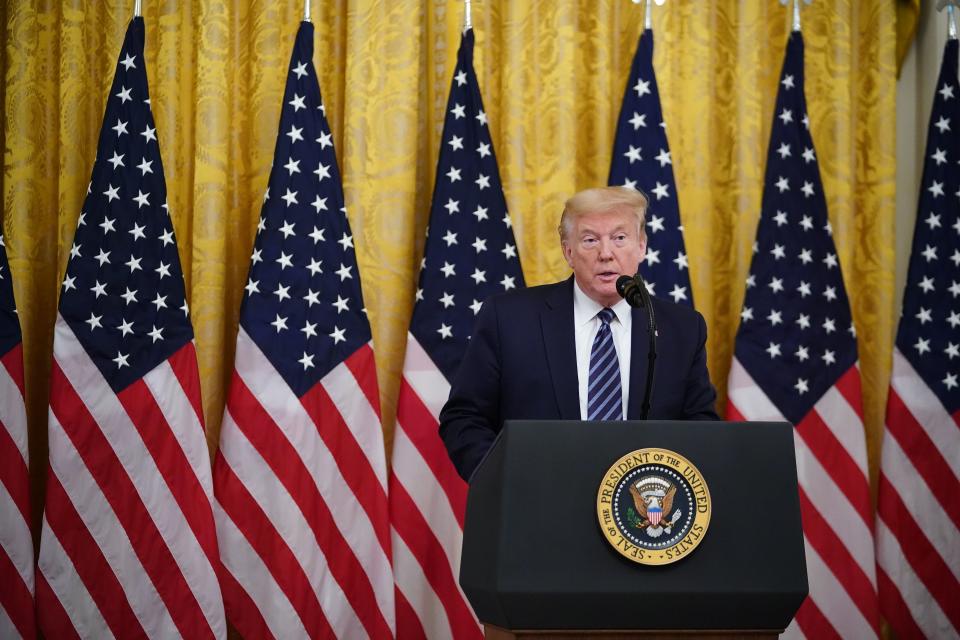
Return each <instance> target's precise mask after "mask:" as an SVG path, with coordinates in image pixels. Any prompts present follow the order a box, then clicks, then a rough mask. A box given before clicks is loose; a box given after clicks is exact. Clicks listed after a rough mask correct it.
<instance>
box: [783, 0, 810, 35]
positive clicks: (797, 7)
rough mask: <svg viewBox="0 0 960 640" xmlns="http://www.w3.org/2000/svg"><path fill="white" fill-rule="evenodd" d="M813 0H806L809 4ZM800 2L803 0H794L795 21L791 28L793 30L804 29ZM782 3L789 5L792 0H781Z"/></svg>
mask: <svg viewBox="0 0 960 640" xmlns="http://www.w3.org/2000/svg"><path fill="white" fill-rule="evenodd" d="M812 1H813V0H806V3H807V4H810V3H811V2H812ZM800 2H801V0H793V21H792V27H791V29H792V30H793V31H802V29H801V28H800ZM780 4H782V5H783V6H785V7H786V6H788V5H789V4H790V0H780Z"/></svg>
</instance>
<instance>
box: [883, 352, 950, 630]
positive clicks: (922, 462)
mask: <svg viewBox="0 0 960 640" xmlns="http://www.w3.org/2000/svg"><path fill="white" fill-rule="evenodd" d="M877 573H878V579H879V591H880V601H881V604H882V607H883V610H884V614H885V616H886V617H887V619H888V621H889V622H890V625H891V626H892V627H893V628H894V630H895V631H896V632H897V635H898V636H899V637H900V638H921V637H927V638H948V637H957V636H960V423H958V416H956V415H950V414H949V413H947V411H946V410H945V409H944V407H943V404H942V403H941V402H940V401H939V399H938V398H937V397H936V395H935V394H934V393H933V391H931V390H930V389H929V388H928V387H927V386H926V384H925V383H924V382H923V379H922V378H921V377H920V376H919V375H918V374H917V372H916V371H915V370H914V369H913V367H912V366H911V365H910V362H909V361H908V360H907V359H906V358H904V357H903V355H902V354H901V353H900V351H899V349H895V350H894V353H893V376H892V378H891V380H890V395H889V398H888V401H887V419H886V431H885V433H884V439H883V449H882V451H881V461H880V481H879V493H878V498H877Z"/></svg>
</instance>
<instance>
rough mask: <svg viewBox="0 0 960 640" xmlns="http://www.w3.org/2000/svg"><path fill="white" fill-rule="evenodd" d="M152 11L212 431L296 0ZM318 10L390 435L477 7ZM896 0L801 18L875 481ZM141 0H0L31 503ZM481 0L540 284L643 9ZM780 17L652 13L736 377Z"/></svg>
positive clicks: (721, 8) (687, 219) (831, 6)
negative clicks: (106, 113)
mask: <svg viewBox="0 0 960 640" xmlns="http://www.w3.org/2000/svg"><path fill="white" fill-rule="evenodd" d="M906 3H907V4H911V5H912V4H913V0H906ZM143 4H144V18H145V21H146V28H147V46H146V55H147V71H148V77H149V81H150V90H151V98H152V106H153V111H154V117H155V119H156V124H157V132H158V136H159V141H160V148H161V152H162V156H163V162H164V167H165V170H166V177H167V190H168V194H169V205H170V211H171V214H172V216H173V222H174V227H175V230H176V234H177V237H178V241H179V248H180V255H181V259H182V264H183V268H184V273H185V277H186V280H187V291H188V294H189V302H190V306H191V309H192V315H193V322H194V327H195V330H196V343H197V349H198V353H199V359H200V371H201V376H202V386H203V400H204V412H205V415H206V423H207V429H208V436H207V437H208V440H209V442H210V445H211V448H213V447H215V444H216V442H217V439H218V436H219V430H220V419H221V414H222V412H223V406H224V391H225V387H226V384H227V382H228V380H229V375H230V371H231V368H232V364H233V353H234V340H235V337H236V329H237V320H238V313H239V305H240V299H241V295H242V293H243V284H244V283H245V279H246V273H247V269H248V266H249V258H250V252H251V248H252V243H253V237H254V231H255V227H256V222H257V217H258V215H259V211H260V204H261V197H262V194H263V191H264V189H265V188H266V183H267V178H268V174H269V169H270V164H271V160H272V153H273V148H274V141H275V137H276V134H277V122H278V118H279V111H280V100H281V97H282V91H283V83H284V81H285V75H286V65H287V62H288V59H289V55H290V51H291V48H292V46H293V39H294V34H295V33H296V29H297V26H298V22H299V20H300V16H301V15H302V3H301V2H300V1H298V0H291V1H289V2H284V3H278V2H275V1H269V2H268V1H266V0H252V1H251V0H194V1H193V2H177V1H174V0H164V1H161V0H146V1H145V2H144V3H143ZM313 4H314V13H313V20H314V23H315V25H316V57H315V64H316V67H317V70H318V73H319V76H320V83H321V88H322V90H323V92H324V99H325V103H326V107H327V114H328V116H329V118H330V124H331V127H332V129H333V133H334V140H335V144H336V149H337V152H338V157H339V159H340V165H341V169H342V174H343V177H344V187H345V195H346V201H347V206H348V210H349V217H350V222H351V225H352V227H353V232H354V236H355V245H356V250H357V256H358V259H359V266H360V271H361V273H362V276H363V289H364V294H365V299H366V303H367V308H368V311H369V317H370V320H371V323H372V326H373V336H374V345H375V349H376V357H377V368H378V373H379V377H380V391H381V400H382V407H383V422H384V425H385V426H384V428H385V433H386V439H387V446H388V448H389V446H390V444H391V440H392V438H391V436H392V430H393V427H392V424H393V418H394V413H395V404H396V395H397V389H398V380H399V375H400V368H401V364H402V360H403V350H404V344H405V339H406V330H407V324H408V322H409V319H410V313H411V309H412V303H413V298H414V289H415V284H416V269H417V266H418V264H419V259H420V256H421V253H422V251H423V237H424V229H425V226H426V222H427V214H428V211H429V199H430V196H431V193H432V188H433V173H434V169H435V164H436V159H437V153H438V147H439V144H440V139H439V136H440V129H441V126H442V124H443V115H444V114H443V111H444V107H445V101H446V95H447V91H448V88H449V83H450V78H451V75H452V70H453V65H454V62H455V54H456V48H457V46H458V42H459V37H460V25H461V20H462V3H461V2H460V1H459V0H392V1H390V2H385V1H383V0H328V1H323V2H314V3H313ZM897 4H898V3H897V2H896V0H829V1H828V0H821V1H819V2H816V3H814V4H813V5H811V6H809V7H805V8H804V12H803V21H804V37H805V40H806V45H807V46H806V90H807V97H808V103H809V110H810V113H809V115H810V123H811V130H812V132H813V138H814V141H815V143H816V147H817V152H818V157H819V160H820V169H821V173H822V175H823V181H824V189H825V191H826V194H827V203H828V206H829V211H830V219H831V222H832V224H833V228H834V230H835V233H834V237H835V239H836V242H837V245H838V251H839V255H840V262H841V265H842V267H843V270H844V275H845V279H846V284H847V289H848V291H849V293H850V297H851V300H852V305H853V316H854V320H855V323H856V327H857V331H858V335H859V339H860V366H861V371H862V376H863V389H864V394H865V411H866V425H867V441H868V447H869V452H870V462H871V471H872V473H873V475H874V476H875V472H876V466H877V465H876V463H877V459H878V456H877V453H878V448H879V442H880V435H881V429H882V415H883V410H884V403H885V397H886V385H887V382H888V378H889V369H890V354H891V349H892V341H893V331H894V319H895V313H894V308H893V305H894V290H893V287H894V249H893V234H894V173H895V160H894V153H895V138H894V135H895V134H894V132H895V127H894V124H895V123H894V119H895V90H896V85H895V83H896V59H897V58H896V55H897ZM132 6H133V2H132V0H124V1H123V2H116V1H111V2H103V1H101V0H86V1H84V0H63V1H62V2H55V1H51V0H47V1H40V0H6V2H5V3H0V21H2V22H0V29H2V36H3V37H2V42H3V43H4V44H3V49H2V51H0V70H2V72H3V73H2V75H3V82H2V84H0V99H2V113H3V119H2V127H0V142H2V143H3V145H4V160H3V163H4V166H3V175H2V177H0V180H2V183H0V187H2V192H3V228H4V230H5V232H6V240H7V242H6V244H7V250H8V252H9V256H10V260H11V270H12V272H13V276H14V278H15V284H16V287H15V293H16V298H17V301H18V304H19V310H20V320H21V323H22V325H23V332H24V354H25V360H26V362H25V364H26V387H27V402H28V414H29V423H30V457H31V462H32V464H31V474H32V480H33V482H32V491H33V494H32V496H33V506H34V512H33V513H34V516H35V518H36V519H37V522H39V515H40V513H41V509H40V506H41V504H42V482H43V476H44V474H45V468H46V457H47V450H46V418H47V410H46V402H47V392H48V375H49V370H50V358H51V349H52V336H53V324H54V319H55V316H56V304H57V291H58V288H59V282H60V280H61V278H62V274H63V270H64V267H65V265H66V259H67V256H68V252H69V248H70V246H71V241H72V237H73V232H74V229H75V226H76V224H77V218H78V216H79V213H80V207H81V205H82V203H83V198H84V196H85V193H86V188H87V183H88V180H89V176H90V172H91V166H92V163H93V158H94V154H95V152H96V141H97V136H98V132H99V128H100V124H101V119H102V116H103V109H104V104H105V101H106V93H107V90H108V88H109V86H110V82H111V78H112V73H113V68H114V65H115V63H116V60H117V55H118V53H119V51H118V48H119V46H120V43H121V41H122V38H123V33H124V30H125V28H126V25H127V22H128V20H129V19H130V16H131V11H132ZM473 10H474V26H475V30H476V37H477V45H476V65H477V71H478V75H479V78H480V84H481V89H482V91H483V97H484V101H485V106H486V112H487V114H488V115H489V118H490V127H491V133H492V136H493V141H494V147H495V149H496V153H497V158H498V160H499V163H500V172H501V176H502V179H503V185H504V190H505V192H506V197H507V202H508V204H509V207H510V211H511V214H512V218H513V221H514V226H515V229H516V234H517V241H518V245H519V250H520V255H521V259H522V262H523V267H524V272H525V275H526V280H527V282H528V283H529V284H539V283H544V282H548V281H552V280H556V279H560V278H563V277H565V276H566V275H567V268H566V265H565V263H564V261H563V259H562V257H561V253H560V251H559V249H558V247H557V239H556V233H555V228H556V224H557V218H558V214H559V211H560V208H561V205H562V203H563V201H564V200H565V199H566V197H568V196H569V195H570V194H571V193H573V192H574V191H576V190H578V189H581V188H584V187H587V186H594V185H599V184H603V183H604V182H605V181H606V177H607V172H608V168H609V163H610V149H611V147H612V143H613V134H614V127H615V123H616V118H617V114H618V111H619V105H620V101H621V98H622V95H623V90H624V84H625V82H626V78H627V74H628V71H629V67H630V61H631V57H632V55H633V51H634V48H635V46H636V42H637V38H638V37H639V34H640V32H641V27H642V11H641V9H640V8H639V7H638V6H636V5H634V4H632V3H631V2H629V1H627V0H565V1H556V0H522V1H521V0H482V1H480V2H476V3H474V9H473ZM788 28H789V16H788V15H787V11H786V10H785V9H784V8H783V7H781V6H780V4H779V3H778V2H776V0H740V1H735V0H698V1H697V2H691V1H685V0H673V1H671V2H668V3H667V4H666V5H665V6H664V7H662V8H655V11H654V30H655V32H656V38H657V43H656V56H655V64H656V70H657V74H658V79H659V84H660V89H661V94H662V99H663V111H664V115H665V120H666V122H667V123H668V126H669V138H670V144H671V147H672V151H673V154H672V155H673V160H674V170H675V172H676V181H677V188H678V192H679V200H680V212H681V216H682V217H683V221H684V224H685V228H686V243H687V248H688V253H689V262H690V271H691V274H692V280H693V288H694V295H695V299H696V300H697V305H698V308H699V309H700V310H701V311H702V312H703V314H704V315H705V317H706V319H707V323H708V325H709V331H710V340H709V345H708V347H709V356H710V359H709V366H710V370H711V373H712V377H713V380H714V382H715V384H717V386H718V388H720V390H721V392H722V391H723V389H724V387H725V380H726V376H727V372H728V369H729V365H730V359H731V353H732V343H733V338H734V335H735V333H736V329H737V322H738V320H739V310H740V305H741V302H742V300H743V295H744V280H745V277H746V273H747V270H748V268H749V260H750V255H751V251H750V248H751V244H752V242H753V238H754V234H755V231H756V224H757V220H758V216H759V211H760V199H761V190H762V182H763V171H764V163H765V157H766V147H767V143H768V137H769V132H770V124H771V119H772V117H773V114H772V110H773V107H774V100H775V95H776V88H777V87H776V84H777V76H778V73H779V70H780V64H781V61H782V57H783V52H784V47H785V44H786V38H787V32H788ZM721 395H722V394H721Z"/></svg>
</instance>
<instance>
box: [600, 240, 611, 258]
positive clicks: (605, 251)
mask: <svg viewBox="0 0 960 640" xmlns="http://www.w3.org/2000/svg"><path fill="white" fill-rule="evenodd" d="M600 257H601V258H603V259H605V260H611V259H613V242H611V241H610V240H609V239H606V238H604V239H601V240H600Z"/></svg>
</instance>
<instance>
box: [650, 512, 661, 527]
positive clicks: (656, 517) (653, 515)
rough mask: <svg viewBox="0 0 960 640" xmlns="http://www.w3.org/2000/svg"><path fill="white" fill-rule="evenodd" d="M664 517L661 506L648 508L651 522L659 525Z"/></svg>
mask: <svg viewBox="0 0 960 640" xmlns="http://www.w3.org/2000/svg"><path fill="white" fill-rule="evenodd" d="M661 518H663V509H661V508H660V507H650V508H649V509H647V519H648V520H650V524H652V525H653V526H655V527H656V526H657V525H659V524H660V519H661Z"/></svg>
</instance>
